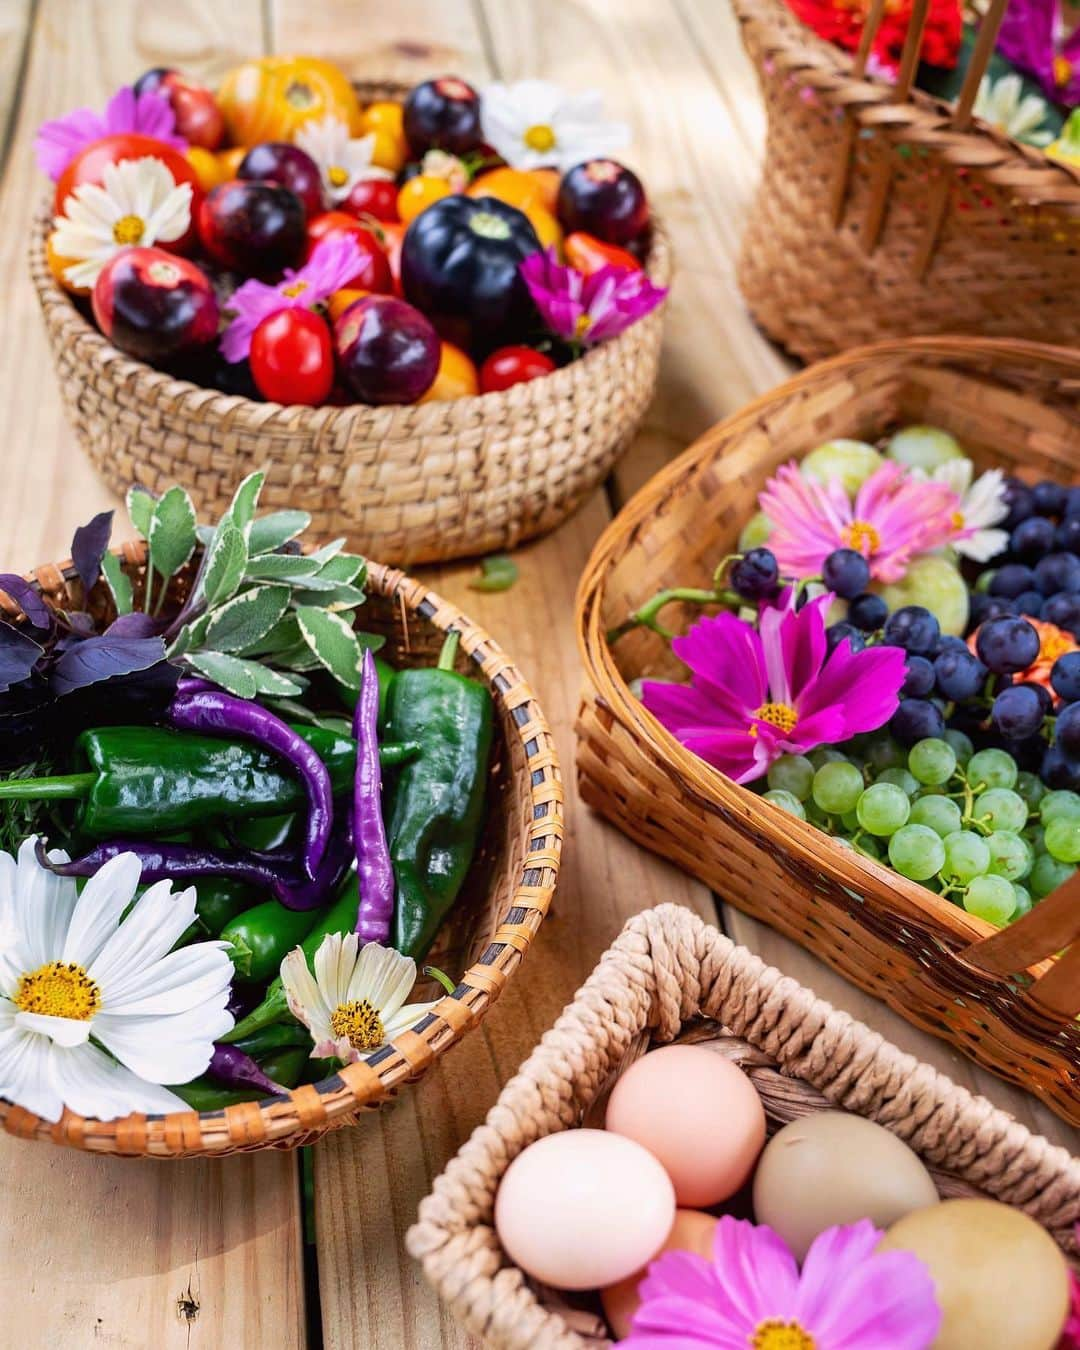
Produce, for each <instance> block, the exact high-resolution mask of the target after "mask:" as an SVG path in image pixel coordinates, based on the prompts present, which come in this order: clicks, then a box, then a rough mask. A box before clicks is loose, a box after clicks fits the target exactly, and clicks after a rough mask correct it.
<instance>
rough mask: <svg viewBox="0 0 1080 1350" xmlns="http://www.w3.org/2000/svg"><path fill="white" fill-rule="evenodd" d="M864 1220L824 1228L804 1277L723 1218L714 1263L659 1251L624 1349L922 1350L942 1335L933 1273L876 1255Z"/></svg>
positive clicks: (763, 1232) (874, 1238) (874, 1234)
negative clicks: (937, 1336)
mask: <svg viewBox="0 0 1080 1350" xmlns="http://www.w3.org/2000/svg"><path fill="white" fill-rule="evenodd" d="M881 1238H882V1234H881V1232H880V1231H879V1230H878V1229H876V1228H875V1227H874V1225H873V1224H872V1223H871V1222H870V1220H869V1219H863V1220H862V1222H861V1223H856V1224H851V1225H849V1226H847V1227H841V1228H827V1229H826V1230H825V1232H824V1233H822V1234H821V1235H820V1236H819V1237H817V1238H815V1240H814V1243H813V1245H812V1246H811V1248H810V1250H809V1251H808V1252H807V1254H806V1260H805V1262H804V1263H803V1268H802V1273H801V1274H800V1273H799V1268H798V1266H797V1265H796V1263H795V1258H794V1257H793V1256H792V1254H791V1253H790V1252H789V1251H788V1249H787V1247H785V1245H784V1243H783V1242H782V1241H781V1240H780V1238H779V1237H778V1236H777V1235H776V1234H775V1233H774V1232H773V1231H772V1229H771V1228H766V1227H765V1226H764V1225H762V1226H760V1227H755V1225H754V1224H752V1223H747V1222H746V1221H745V1220H744V1219H733V1218H731V1217H730V1215H724V1217H723V1218H722V1219H721V1220H720V1222H719V1223H718V1224H717V1225H716V1235H715V1237H714V1239H713V1259H712V1261H711V1262H709V1261H707V1260H706V1259H705V1258H704V1257H703V1256H698V1255H697V1253H696V1252H665V1253H664V1254H663V1255H662V1256H661V1257H659V1258H658V1259H657V1260H656V1261H654V1262H653V1263H652V1265H651V1266H650V1267H649V1273H648V1275H646V1277H645V1279H644V1280H643V1281H642V1282H641V1284H640V1286H639V1287H638V1293H639V1294H640V1295H641V1298H642V1303H641V1307H640V1308H639V1309H638V1310H637V1312H636V1313H635V1314H634V1320H633V1324H632V1325H633V1331H632V1332H631V1334H630V1336H629V1337H627V1339H626V1340H624V1341H621V1342H620V1344H621V1345H623V1346H626V1347H627V1350H927V1347H928V1346H929V1345H931V1344H932V1342H933V1340H934V1337H935V1336H936V1335H937V1333H938V1329H939V1328H940V1326H941V1309H940V1308H939V1307H938V1302H937V1296H936V1293H935V1290H934V1282H933V1280H932V1279H931V1278H930V1272H929V1271H928V1270H927V1269H926V1267H925V1266H924V1265H923V1263H922V1262H921V1261H920V1260H919V1258H918V1257H917V1256H915V1255H914V1254H913V1253H911V1252H902V1251H896V1252H876V1251H875V1250H874V1249H875V1248H876V1247H877V1245H878V1243H879V1242H880V1241H881Z"/></svg>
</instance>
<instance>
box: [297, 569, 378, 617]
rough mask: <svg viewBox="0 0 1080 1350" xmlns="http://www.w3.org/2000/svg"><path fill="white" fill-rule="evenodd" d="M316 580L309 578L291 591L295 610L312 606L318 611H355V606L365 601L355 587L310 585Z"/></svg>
mask: <svg viewBox="0 0 1080 1350" xmlns="http://www.w3.org/2000/svg"><path fill="white" fill-rule="evenodd" d="M318 580H319V578H318V577H311V578H309V579H307V580H305V582H304V584H303V586H300V587H297V589H296V590H294V591H293V604H294V605H296V606H297V608H299V607H300V606H302V605H312V606H314V607H316V608H318V609H326V610H330V611H338V610H345V609H355V608H356V607H357V605H362V604H363V603H364V601H365V600H366V599H367V596H365V594H364V592H363V591H361V590H359V589H358V588H357V587H356V586H342V585H340V584H339V583H338V582H336V581H335V582H332V583H331V584H330V585H329V586H315V585H312V584H311V583H312V582H316V581H318Z"/></svg>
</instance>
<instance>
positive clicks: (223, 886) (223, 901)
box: [195, 878, 277, 937]
mask: <svg viewBox="0 0 1080 1350" xmlns="http://www.w3.org/2000/svg"><path fill="white" fill-rule="evenodd" d="M195 890H196V893H197V894H196V899H195V913H196V914H197V915H198V917H199V928H200V929H201V930H202V933H203V934H204V935H208V936H210V937H217V935H218V934H219V933H220V932H221V930H222V929H223V928H224V927H225V925H226V924H227V923H229V922H231V920H233V919H235V918H236V916H237V915H238V914H242V913H243V911H244V910H245V909H247V908H249V907H250V905H251V902H252V900H253V899H254V898H255V894H254V892H253V891H252V889H251V887H250V886H245V885H244V883H243V882H242V881H228V880H225V879H220V880H217V879H211V878H207V879H206V880H205V881H200V882H198V883H197V885H196V887H195ZM274 903H275V904H276V903H277V902H276V901H275V902H274Z"/></svg>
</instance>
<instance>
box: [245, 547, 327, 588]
mask: <svg viewBox="0 0 1080 1350" xmlns="http://www.w3.org/2000/svg"><path fill="white" fill-rule="evenodd" d="M318 570H319V564H318V563H317V562H316V561H315V560H314V558H304V557H301V556H300V555H299V554H296V553H264V554H263V555H262V556H261V557H258V558H252V560H251V561H250V562H249V563H248V565H247V572H246V574H245V575H246V576H247V578H248V580H249V581H259V580H265V581H284V582H296V583H297V584H300V583H301V582H304V583H306V582H307V579H308V578H309V577H313V576H314V575H315V573H316V572H317V571H318Z"/></svg>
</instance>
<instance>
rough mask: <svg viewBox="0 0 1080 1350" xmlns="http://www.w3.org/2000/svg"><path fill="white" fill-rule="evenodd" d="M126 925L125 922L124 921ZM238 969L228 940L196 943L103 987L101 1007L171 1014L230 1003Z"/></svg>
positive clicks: (121, 1012) (122, 1012)
mask: <svg viewBox="0 0 1080 1350" xmlns="http://www.w3.org/2000/svg"><path fill="white" fill-rule="evenodd" d="M124 926H125V927H126V926H127V924H126V923H125V925H124ZM235 974H236V969H235V967H234V966H233V963H232V961H231V960H230V959H229V955H228V950H227V944H226V943H224V942H195V943H192V945H191V946H189V947H179V948H177V950H176V951H173V952H169V953H168V955H166V956H164V957H162V958H161V959H160V960H156V959H155V960H153V961H146V962H143V964H142V966H141V968H139V969H129V970H127V971H124V972H122V973H121V974H120V975H119V977H118V978H116V979H114V980H113V981H112V982H110V983H107V984H106V985H105V986H104V1000H103V1003H102V1012H107V1013H109V1014H110V1015H113V1016H116V1017H144V1016H158V1017H169V1016H172V1015H173V1014H174V1013H180V1012H189V1011H190V1010H191V1009H192V1008H195V1007H197V1006H198V1005H199V1004H201V1003H213V1004H214V1006H215V1008H216V1007H218V1006H220V1007H224V1006H225V1004H226V1003H227V1002H228V996H229V989H230V987H231V985H232V981H233V977H234V975H235Z"/></svg>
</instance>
